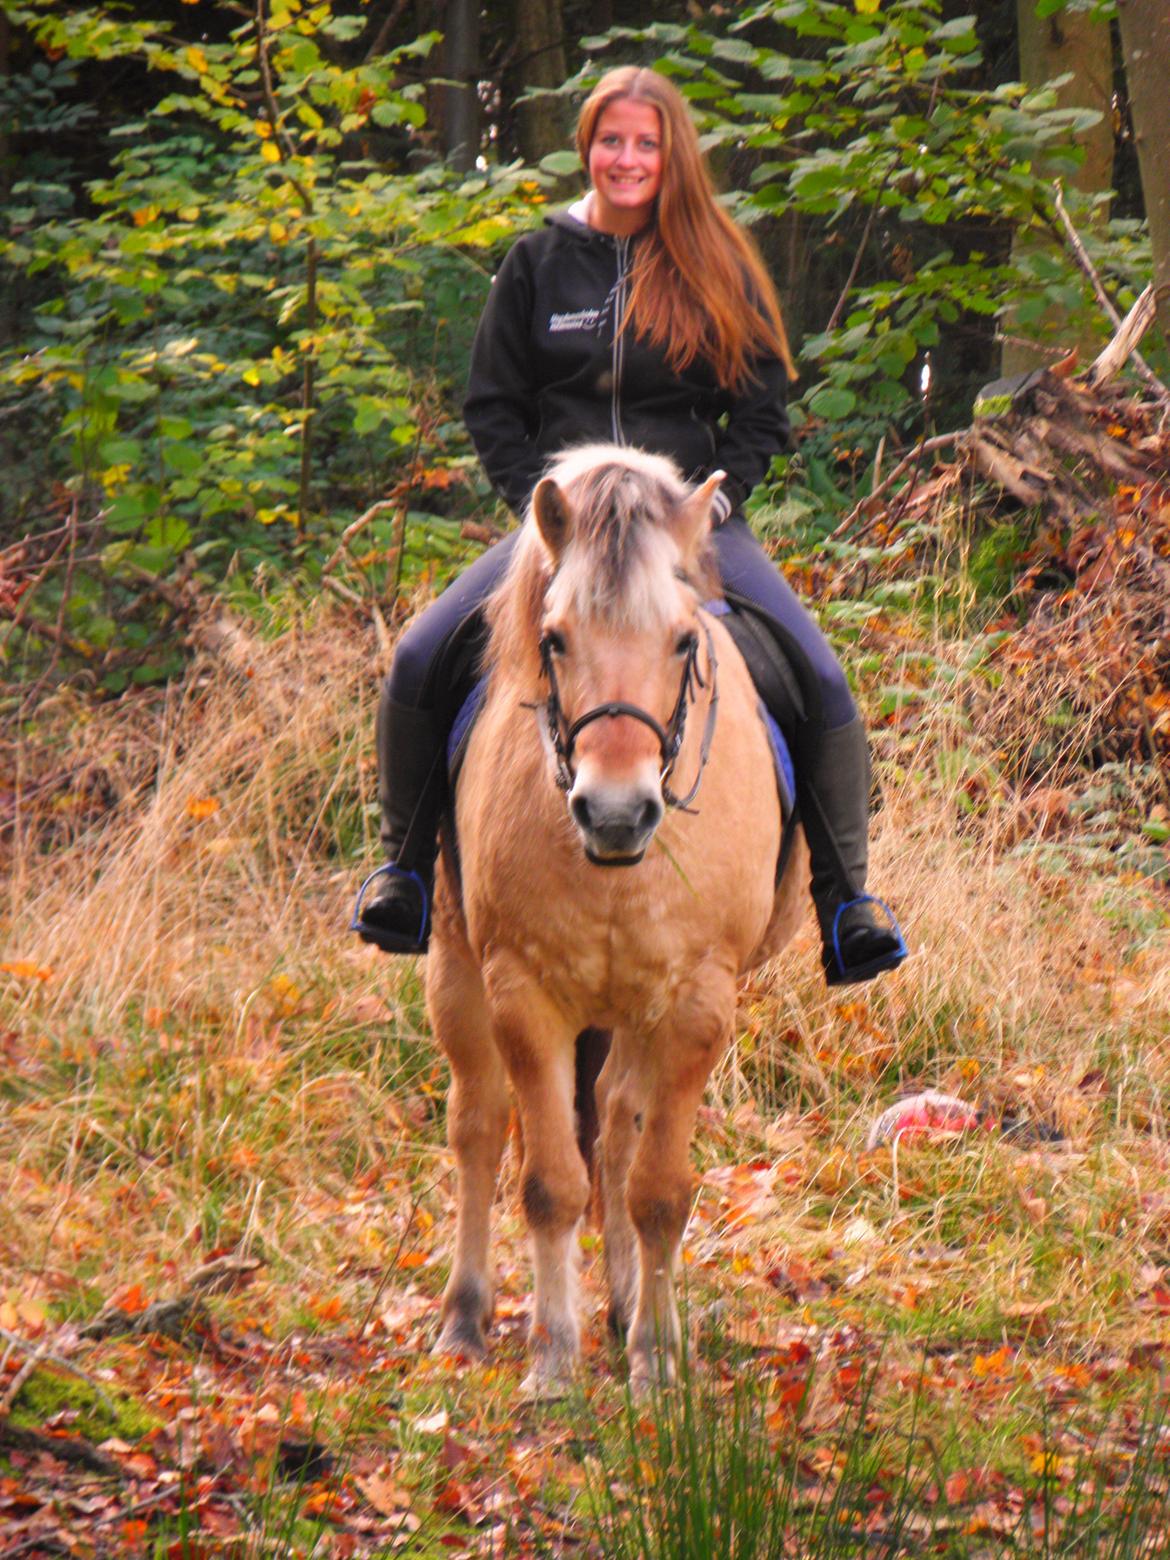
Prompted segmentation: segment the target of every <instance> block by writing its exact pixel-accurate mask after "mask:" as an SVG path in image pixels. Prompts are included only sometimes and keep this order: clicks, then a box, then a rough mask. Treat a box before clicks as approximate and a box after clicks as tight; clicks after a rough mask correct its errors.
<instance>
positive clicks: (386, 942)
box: [349, 861, 431, 953]
mask: <svg viewBox="0 0 1170 1560" xmlns="http://www.w3.org/2000/svg"><path fill="white" fill-rule="evenodd" d="M377 877H404V878H410V879H411V880H412V881H413V882H414V883H415V884H417V886H418V892H419V897H420V899H421V900H422V915H421V916H420V917H419V923H418V934H417V936H415V937H411V936H410V935H409V934H408V933H406V932H395V931H393V930H391V928H389V927H387V926H377V925H375V924H374V923H373V922H372V921H367V920H366V919H365V918H364V917H363V915H362V900H363V899H364V898H365V893H366V889H367V888H369V886H370V884H371V883H372V882H373V881H374V879H375V878H377ZM430 921H431V899H430V895H429V893H428V892H427V885H426V884H425V883H424V882H423V880H422V878H421V876H420V875H419V874H418V873H417V872H415V871H414V870H413V868H411V867H400V866H399V865H398V863H397V862H394V861H388V862H386V864H385V865H384V866H381V867H375V869H374V870H373V872H371V873H370V875H369V877H368V878H367V879H366V880H365V882H364V883H363V884H362V886H361V887H360V888H359V889H358V892H357V899H356V900H355V901H354V907H353V916H352V918H351V920H350V923H349V929H350V931H351V932H357V934H358V936H359V937H361V938H363V939H364V940H365V941H366V942H372V943H374V944H375V945H376V946H377V947H379V948H381V950H382V952H383V953H425V952H426V946H427V941H428V937H429V934H430Z"/></svg>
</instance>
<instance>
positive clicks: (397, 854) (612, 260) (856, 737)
mask: <svg viewBox="0 0 1170 1560" xmlns="http://www.w3.org/2000/svg"><path fill="white" fill-rule="evenodd" d="M577 147H578V150H579V152H580V154H581V160H582V162H583V163H584V165H585V167H586V170H587V172H588V175H589V182H590V189H589V192H588V193H587V194H586V195H585V196H584V198H583V199H582V200H580V201H578V202H577V203H576V204H575V205H572V206H570V207H569V209H568V210H567V211H565V212H558V213H554V214H553V215H552V216H551V217H549V218H547V219H546V223H545V225H544V227H543V228H541V229H540V231H538V232H534V233H529V234H527V235H525V236H524V237H523V238H521V239H519V240H518V241H517V243H516V244H515V245H514V246H513V247H512V249H511V251H510V252H509V254H508V256H507V258H506V259H505V261H504V263H503V265H502V266H501V267H500V271H499V274H498V275H497V277H496V279H495V281H494V283H493V285H492V289H491V293H490V295H489V297H488V301H487V305H486V307H485V309H484V312H483V317H482V319H481V320H480V324H479V329H478V331H477V334H476V338H475V345H474V347H473V349H472V357H471V372H470V378H469V384H468V393H467V399H466V401H465V403H464V408H463V411H464V417H465V419H466V422H467V427H468V430H469V432H470V433H471V436H472V439H473V440H474V441H475V447H476V450H477V451H478V453H479V456H480V459H481V461H482V462H483V466H484V469H485V470H486V472H487V474H488V476H489V477H490V478H491V480H492V483H493V485H494V486H495V488H496V489H497V491H498V492H499V493H500V494H501V496H502V497H503V498H504V499H505V501H506V502H507V503H508V505H509V506H510V507H511V508H512V509H513V510H514V511H515V512H516V513H517V514H521V513H523V511H524V508H525V506H526V504H527V501H528V498H529V495H530V494H531V492H532V489H533V488H534V487H535V485H536V483H537V481H538V480H539V478H540V476H541V473H542V471H543V468H544V465H545V463H546V461H547V460H548V459H549V457H550V456H552V455H555V454H556V453H558V452H559V451H560V450H562V449H564V448H565V447H567V446H569V445H572V444H579V443H582V442H585V441H591V440H604V441H612V442H615V443H618V444H630V445H635V446H638V447H640V448H642V449H646V450H651V451H653V452H655V453H658V454H664V455H669V456H671V457H672V458H673V459H674V460H675V461H676V462H677V463H678V465H679V467H680V468H681V470H682V471H683V473H684V475H686V476H687V477H688V478H689V479H691V480H693V481H696V482H698V481H701V480H702V479H704V478H705V477H707V476H709V475H710V474H711V473H712V472H713V471H716V470H720V469H721V470H723V471H724V472H726V473H727V477H726V480H725V481H724V483H723V485H722V487H721V488H720V490H719V493H718V495H717V499H716V513H715V520H716V526H717V528H716V530H715V531H714V535H713V542H714V548H715V554H716V559H717V562H718V566H719V571H720V575H721V577H722V580H723V584H724V586H725V588H726V589H728V590H729V591H731V592H734V593H735V594H737V595H738V596H741V597H745V598H747V600H748V602H750V603H752V604H753V605H754V606H755V607H756V608H757V609H759V611H760V612H761V614H762V616H763V618H764V620H765V621H766V622H768V623H770V624H771V625H773V626H774V631H775V633H776V635H777V637H778V638H779V639H780V640H781V642H783V643H784V644H785V645H786V646H787V648H788V649H789V651H790V652H791V651H793V650H794V651H795V654H796V656H797V657H798V658H799V659H800V660H801V662H802V663H803V666H802V672H803V676H804V680H805V686H806V688H811V692H812V696H813V697H812V700H811V702H812V703H813V704H815V705H816V706H818V707H819V713H818V717H817V719H816V721H815V723H814V725H813V726H810V728H809V729H807V730H805V731H804V732H803V733H802V738H803V740H801V741H800V742H798V744H797V748H798V758H797V762H798V769H799V770H800V771H801V783H800V804H801V815H802V821H803V823H804V826H805V832H806V834H807V836H808V840H809V845H810V850H811V854H812V895H813V901H814V904H815V906H816V911H817V916H818V920H819V923H820V927H821V933H822V940H823V942H824V954H823V961H824V966H825V973H826V978H827V979H828V981H829V982H830V983H831V984H844V983H847V982H852V981H862V980H868V979H870V978H871V977H872V976H874V975H877V974H878V973H880V972H881V971H882V970H887V969H891V968H893V966H894V965H896V964H898V963H900V962H901V960H902V959H903V958H904V957H905V953H906V950H905V946H904V944H903V942H902V939H901V937H900V935H899V934H898V932H897V930H896V929H891V928H890V927H888V926H886V925H885V924H883V923H882V921H881V920H880V919H878V918H877V917H875V915H874V912H873V908H872V906H873V901H871V900H870V899H868V898H867V897H866V896H865V876H866V839H867V816H868V798H869V767H868V751H867V744H866V739H865V733H864V731H863V729H862V727H861V723H860V721H859V720H858V717H857V712H856V710H855V708H854V704H853V699H852V696H851V694H850V692H849V687H848V684H847V682H846V680H845V676H844V674H843V672H842V671H841V668H840V667H839V665H838V664H837V661H836V658H835V657H834V655H833V653H832V651H831V649H830V648H829V645H828V643H827V641H826V640H825V639H824V637H823V636H822V635H821V633H820V630H819V629H818V628H817V626H816V624H815V623H814V621H813V619H812V618H811V616H810V615H809V614H808V613H807V612H806V611H805V609H804V608H803V607H802V606H801V605H800V603H799V601H798V600H797V598H796V596H795V595H794V594H793V592H792V590H791V589H790V588H789V586H788V585H787V583H786V582H785V580H784V579H783V578H782V576H781V575H780V574H779V573H778V571H777V570H776V569H775V568H774V567H773V565H772V564H771V562H770V561H769V559H768V557H767V555H766V554H765V553H764V551H763V549H762V548H761V547H760V545H759V543H758V542H757V541H756V540H755V538H754V537H753V535H752V533H751V531H750V530H749V528H748V525H747V523H746V521H745V520H744V518H743V514H742V507H743V504H744V502H745V501H746V499H747V497H748V495H749V494H750V492H751V491H752V489H753V488H754V487H755V485H756V484H757V483H758V482H759V481H760V480H761V479H762V478H763V477H764V476H765V474H766V473H767V470H768V467H769V465H770V463H771V460H772V457H773V455H775V454H776V453H777V451H779V450H781V449H783V448H784V447H785V445H786V443H787V439H788V419H787V415H786V413H785V410H784V392H785V388H786V385H787V382H788V379H789V378H790V377H792V376H793V368H792V359H791V356H790V354H789V349H788V343H787V340H786V337H785V333H784V326H783V323H782V321H781V317H780V309H779V305H778V303H777V300H776V294H775V291H774V289H773V287H772V284H771V282H770V280H769V278H768V275H767V272H766V271H765V269H764V267H763V264H762V262H761V260H760V258H759V256H758V254H757V252H756V250H755V247H754V246H753V244H752V243H751V242H750V240H749V239H748V238H747V236H746V235H745V234H744V233H743V232H742V231H741V230H740V229H739V228H738V227H736V225H735V224H734V223H733V222H732V221H731V219H730V218H729V217H728V216H727V215H726V213H725V212H724V211H723V209H722V207H721V206H720V205H719V204H718V203H717V202H716V200H715V197H714V191H713V188H712V185H711V180H710V176H709V174H708V172H707V168H706V165H705V163H704V160H703V156H702V153H701V151H700V149H699V142H698V137H697V135H696V132H695V128H694V125H693V123H692V121H691V118H690V115H689V114H688V112H687V108H686V104H685V102H684V100H683V98H682V97H681V95H680V94H679V92H678V91H677V89H676V88H675V87H674V86H672V85H671V83H670V82H669V81H668V80H667V79H666V78H665V77H663V76H659V75H658V74H656V73H655V72H654V71H652V70H644V69H638V68H636V67H633V66H626V67H622V68H620V69H618V70H612V71H610V72H609V73H608V74H607V75H606V76H604V77H603V78H602V80H601V81H600V82H599V83H598V85H597V87H596V88H595V89H594V91H593V92H592V94H591V95H590V97H589V99H588V101H587V102H586V103H585V105H584V107H583V108H582V110H581V115H580V118H579V121H578V125H577ZM515 534H516V533H512V536H513V537H514V536H515ZM511 548H512V538H508V539H506V540H505V541H504V542H502V543H500V544H499V545H498V546H497V547H495V548H493V549H492V550H491V551H490V552H488V553H485V554H484V555H483V556H482V557H481V558H479V559H478V560H477V561H476V562H475V563H474V564H473V565H472V566H471V567H470V568H469V569H468V570H467V571H466V572H465V573H464V574H463V575H462V576H461V577H460V578H459V579H458V580H457V581H456V582H455V583H454V584H453V585H451V586H450V587H449V588H448V589H447V590H446V591H445V592H444V593H443V594H442V595H441V596H440V597H439V598H438V599H437V600H436V601H435V602H434V603H433V604H432V605H431V606H430V607H428V608H427V610H426V611H425V612H423V613H422V615H421V616H420V617H418V618H416V619H415V621H414V622H413V623H412V624H411V626H410V627H409V628H408V629H407V630H406V632H405V633H404V634H403V635H402V638H401V639H400V640H399V643H398V648H397V651H396V653H395V658H394V665H393V668H392V670H391V672H390V676H389V678H388V679H387V682H386V686H385V689H384V691H383V696H382V702H381V706H380V709H379V715H378V760H379V794H380V798H381V803H382V814H383V828H382V843H383V845H384V847H385V850H386V855H387V860H388V862H389V863H390V865H389V866H388V867H387V868H385V869H382V870H383V871H384V873H385V877H384V878H379V880H378V881H379V887H378V888H377V890H376V892H375V894H374V897H372V898H371V900H370V901H369V903H368V904H367V905H366V906H365V909H364V911H363V912H362V914H361V918H360V920H356V919H355V927H356V929H357V930H358V931H360V932H361V934H362V936H363V937H365V938H366V939H367V940H368V941H372V942H376V943H377V944H378V945H379V946H380V947H382V948H384V949H386V951H388V952H407V953H420V952H422V951H423V950H424V949H425V947H426V942H427V934H428V930H429V897H430V886H431V882H432V879H433V868H434V856H435V833H436V829H437V825H438V819H439V814H440V813H441V811H442V807H443V804H444V800H445V791H444V786H445V742H446V735H447V732H448V731H449V729H450V725H451V722H452V720H453V718H454V715H455V712H456V710H457V708H458V704H459V702H461V699H462V697H463V695H464V693H465V692H466V686H467V684H466V675H465V674H461V672H460V666H461V664H464V663H466V661H467V660H468V653H467V652H468V646H469V645H471V646H474V645H475V644H477V643H479V642H481V633H482V630H481V620H480V608H481V606H482V604H483V602H484V601H485V599H486V597H487V596H488V595H489V594H490V592H491V590H492V588H493V587H494V586H495V584H496V583H497V582H498V580H499V579H500V578H501V576H502V574H503V572H504V569H505V568H506V566H507V562H508V558H509V556H510V553H511Z"/></svg>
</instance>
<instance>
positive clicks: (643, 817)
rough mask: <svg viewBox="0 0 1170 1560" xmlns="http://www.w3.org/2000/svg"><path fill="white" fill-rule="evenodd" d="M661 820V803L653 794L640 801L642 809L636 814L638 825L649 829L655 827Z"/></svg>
mask: <svg viewBox="0 0 1170 1560" xmlns="http://www.w3.org/2000/svg"><path fill="white" fill-rule="evenodd" d="M661 822H662V803H661V802H660V801H659V800H658V798H657V797H655V796H648V797H647V798H646V800H645V801H644V802H643V803H642V810H641V812H640V814H639V816H638V827H639V828H640V829H645V830H647V831H649V830H650V829H656V828H657V827H658V825H659V824H660V823H661Z"/></svg>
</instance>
